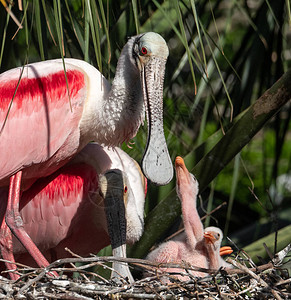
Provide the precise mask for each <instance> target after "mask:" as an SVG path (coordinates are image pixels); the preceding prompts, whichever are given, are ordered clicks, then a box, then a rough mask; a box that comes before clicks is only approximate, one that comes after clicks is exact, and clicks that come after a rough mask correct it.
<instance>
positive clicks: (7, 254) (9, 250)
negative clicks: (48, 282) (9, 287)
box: [0, 217, 20, 280]
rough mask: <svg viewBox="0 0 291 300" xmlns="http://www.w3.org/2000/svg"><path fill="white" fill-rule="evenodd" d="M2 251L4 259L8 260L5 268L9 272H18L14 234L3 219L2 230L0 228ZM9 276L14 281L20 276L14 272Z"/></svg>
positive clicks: (0, 246)
mask: <svg viewBox="0 0 291 300" xmlns="http://www.w3.org/2000/svg"><path fill="white" fill-rule="evenodd" d="M0 249H1V255H2V258H3V259H5V260H7V261H6V262H5V266H6V269H7V270H11V271H12V270H16V269H17V266H16V264H15V259H14V255H13V243H12V232H11V230H10V229H9V227H8V226H7V224H6V222H5V218H4V217H3V220H2V224H1V228H0ZM9 276H10V278H11V279H12V280H17V279H18V278H19V277H20V276H19V275H18V274H16V273H14V272H9Z"/></svg>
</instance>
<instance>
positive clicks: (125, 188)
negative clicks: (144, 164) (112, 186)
mask: <svg viewBox="0 0 291 300" xmlns="http://www.w3.org/2000/svg"><path fill="white" fill-rule="evenodd" d="M124 193H125V194H126V193H127V186H125V187H124Z"/></svg>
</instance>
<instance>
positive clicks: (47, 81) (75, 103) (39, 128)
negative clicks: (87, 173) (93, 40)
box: [0, 61, 98, 186]
mask: <svg viewBox="0 0 291 300" xmlns="http://www.w3.org/2000/svg"><path fill="white" fill-rule="evenodd" d="M21 71H22V68H16V69H13V70H10V71H7V72H5V73H3V74H1V75H0V99H1V103H0V127H1V128H2V132H1V136H0V157H1V169H0V185H2V186H3V185H7V182H8V181H7V178H9V177H10V176H11V175H13V174H14V173H16V172H17V171H19V170H21V169H23V168H27V167H29V166H31V165H35V164H42V165H41V167H39V166H37V167H36V168H34V169H32V170H31V171H29V169H28V170H25V172H24V174H23V177H24V178H29V177H36V178H37V177H40V176H44V175H47V174H50V173H52V171H54V170H50V169H49V168H50V166H53V165H58V164H59V163H60V162H61V161H63V160H64V159H66V158H70V157H71V156H72V155H74V154H75V153H76V151H77V149H78V147H79V136H80V133H79V128H78V126H79V122H80V119H81V117H82V112H83V107H84V103H85V100H86V96H87V95H86V94H87V90H86V85H87V82H86V81H87V80H88V79H87V77H86V74H85V73H84V72H83V71H82V69H81V68H78V67H76V66H74V65H71V64H68V63H67V64H66V75H67V82H66V77H65V73H64V69H63V65H62V63H61V61H52V62H50V61H47V62H41V63H35V64H32V65H27V66H25V67H24V70H23V74H22V76H21ZM96 72H98V71H97V70H96ZM20 77H21V79H20ZM19 80H20V83H19ZM18 83H19V85H18ZM67 83H68V87H69V94H70V99H69V97H68V90H67ZM17 85H18V88H17ZM15 91H16V92H15ZM14 94H15V97H14V98H13V96H14ZM12 99H13V102H12V105H11V109H10V111H9V106H10V103H11V101H12ZM70 103H71V106H72V110H71V108H70ZM6 116H7V121H6V123H5V124H4V120H5V118H6ZM44 162H47V166H46V167H45V168H44V165H43V163H44ZM55 168H56V167H55Z"/></svg>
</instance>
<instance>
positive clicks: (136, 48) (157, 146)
mask: <svg viewBox="0 0 291 300" xmlns="http://www.w3.org/2000/svg"><path fill="white" fill-rule="evenodd" d="M132 53H133V58H134V59H135V63H136V65H137V67H138V68H139V70H140V76H141V83H142V89H143V98H144V104H145V109H146V113H147V124H148V140H147V146H146V150H145V152H144V156H143V159H142V169H143V172H144V174H145V176H146V177H147V178H148V179H150V180H151V181H152V182H154V183H156V184H159V185H163V184H167V183H168V182H170V181H171V179H172V178H173V166H172V162H171V159H170V156H169V153H168V148H167V144H166V140H165V136H164V129H163V83H164V75H165V65H166V61H167V58H168V55H169V49H168V46H167V44H166V42H165V40H164V39H163V38H162V37H161V36H160V35H159V34H157V33H154V32H148V33H145V34H141V35H138V36H136V37H135V38H134V43H133V52H132Z"/></svg>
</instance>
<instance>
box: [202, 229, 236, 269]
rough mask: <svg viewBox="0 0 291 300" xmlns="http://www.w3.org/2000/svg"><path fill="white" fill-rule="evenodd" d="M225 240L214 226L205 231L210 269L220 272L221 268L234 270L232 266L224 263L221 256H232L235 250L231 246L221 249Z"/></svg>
mask: <svg viewBox="0 0 291 300" xmlns="http://www.w3.org/2000/svg"><path fill="white" fill-rule="evenodd" d="M222 238H223V233H222V231H221V230H220V229H219V228H217V227H214V226H211V227H207V228H205V230H204V239H205V246H206V249H207V252H208V261H209V268H210V269H214V270H218V269H219V268H220V267H226V268H232V265H231V264H229V263H227V262H226V261H224V260H223V259H222V258H221V256H223V255H227V254H231V253H232V252H233V250H232V249H231V247H229V246H224V247H222V248H220V246H221V241H222Z"/></svg>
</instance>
